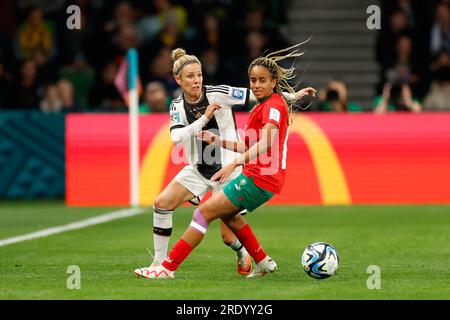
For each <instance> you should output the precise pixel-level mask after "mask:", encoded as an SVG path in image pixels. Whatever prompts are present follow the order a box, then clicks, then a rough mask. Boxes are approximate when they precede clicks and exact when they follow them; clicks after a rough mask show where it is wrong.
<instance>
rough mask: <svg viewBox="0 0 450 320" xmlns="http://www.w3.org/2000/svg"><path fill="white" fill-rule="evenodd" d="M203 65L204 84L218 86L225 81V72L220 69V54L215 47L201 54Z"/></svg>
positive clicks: (206, 49)
mask: <svg viewBox="0 0 450 320" xmlns="http://www.w3.org/2000/svg"><path fill="white" fill-rule="evenodd" d="M200 61H201V63H202V74H203V82H205V83H209V84H211V85H218V84H220V83H221V82H222V81H223V80H222V79H223V74H222V73H223V72H222V70H221V68H220V59H219V53H218V52H217V50H216V49H215V48H213V47H210V48H205V49H204V50H203V52H202V53H201V54H200Z"/></svg>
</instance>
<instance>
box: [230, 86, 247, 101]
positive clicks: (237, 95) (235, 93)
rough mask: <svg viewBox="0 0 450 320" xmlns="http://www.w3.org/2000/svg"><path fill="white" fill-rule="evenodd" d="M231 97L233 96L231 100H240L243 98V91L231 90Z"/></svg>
mask: <svg viewBox="0 0 450 320" xmlns="http://www.w3.org/2000/svg"><path fill="white" fill-rule="evenodd" d="M231 95H232V96H233V98H236V99H242V97H244V90H242V89H235V88H233V92H232V94H231Z"/></svg>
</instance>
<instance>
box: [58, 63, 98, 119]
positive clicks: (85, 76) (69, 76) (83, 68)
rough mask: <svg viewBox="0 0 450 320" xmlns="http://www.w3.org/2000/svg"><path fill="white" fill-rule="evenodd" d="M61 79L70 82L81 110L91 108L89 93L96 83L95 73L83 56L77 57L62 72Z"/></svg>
mask: <svg viewBox="0 0 450 320" xmlns="http://www.w3.org/2000/svg"><path fill="white" fill-rule="evenodd" d="M60 77H61V79H65V80H68V81H70V83H71V85H72V87H73V91H74V99H75V101H76V102H77V103H76V104H77V106H79V108H80V109H81V110H86V109H88V107H89V93H90V91H91V88H92V86H93V84H94V81H95V71H94V69H92V68H91V66H89V64H88V63H87V61H86V59H85V58H84V56H83V55H82V54H78V55H76V56H75V58H74V60H73V61H72V63H71V64H70V65H68V66H65V67H63V68H62V69H61V71H60Z"/></svg>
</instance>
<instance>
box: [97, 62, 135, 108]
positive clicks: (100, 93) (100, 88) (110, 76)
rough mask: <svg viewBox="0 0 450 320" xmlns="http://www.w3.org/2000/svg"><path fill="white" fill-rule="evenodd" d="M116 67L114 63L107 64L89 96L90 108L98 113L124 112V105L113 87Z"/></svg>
mask: <svg viewBox="0 0 450 320" xmlns="http://www.w3.org/2000/svg"><path fill="white" fill-rule="evenodd" d="M117 71H118V67H117V65H116V63H114V62H109V63H107V64H106V65H105V66H104V67H103V69H102V71H101V73H100V77H97V80H96V82H95V83H94V86H93V87H92V90H91V94H90V103H91V106H93V107H95V108H96V109H97V110H98V111H112V112H114V111H126V110H127V109H126V107H125V103H124V101H123V100H122V97H121V95H120V93H119V91H117V88H116V86H115V85H114V79H115V77H116V74H117Z"/></svg>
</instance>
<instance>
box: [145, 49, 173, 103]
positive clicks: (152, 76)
mask: <svg viewBox="0 0 450 320" xmlns="http://www.w3.org/2000/svg"><path fill="white" fill-rule="evenodd" d="M171 54H172V51H171V49H169V48H166V47H162V48H161V49H160V50H159V52H158V54H157V55H156V57H155V58H154V59H153V60H152V61H151V65H150V73H149V76H148V79H144V81H146V82H150V81H159V82H161V83H163V84H164V87H165V88H166V89H167V91H168V92H169V93H170V94H171V95H172V93H173V92H174V91H175V90H176V89H178V85H177V83H176V82H175V79H174V78H173V74H172V66H173V61H172V56H171Z"/></svg>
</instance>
